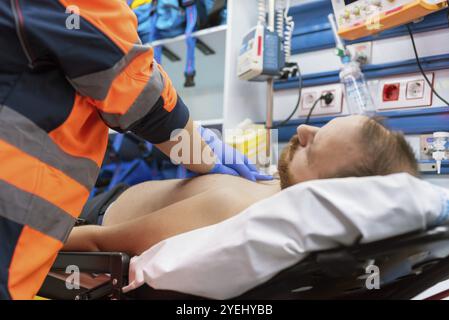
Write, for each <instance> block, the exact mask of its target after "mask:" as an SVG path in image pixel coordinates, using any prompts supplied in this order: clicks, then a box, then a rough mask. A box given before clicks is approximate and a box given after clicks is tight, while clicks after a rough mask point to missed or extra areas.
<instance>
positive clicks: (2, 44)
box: [0, 0, 189, 299]
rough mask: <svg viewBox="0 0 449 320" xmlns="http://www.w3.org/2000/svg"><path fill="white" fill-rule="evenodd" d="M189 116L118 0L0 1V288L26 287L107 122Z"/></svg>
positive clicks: (58, 240) (11, 295)
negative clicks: (141, 41)
mask: <svg viewBox="0 0 449 320" xmlns="http://www.w3.org/2000/svg"><path fill="white" fill-rule="evenodd" d="M188 118H189V113H188V110H187V108H186V106H185V105H184V104H183V102H182V101H181V99H180V98H179V97H178V96H177V93H176V91H175V89H174V88H173V86H172V83H171V81H170V79H169V78H168V77H167V75H166V74H165V72H164V71H163V70H162V68H161V67H160V66H159V65H157V63H156V62H154V61H153V50H152V49H151V48H150V47H148V46H143V45H142V44H141V43H140V40H139V38H138V35H137V19H136V17H135V15H134V13H133V12H132V11H131V10H130V9H129V8H128V6H127V4H126V2H125V1H123V0H59V1H58V0H0V299H29V298H32V297H33V296H34V295H35V294H36V293H37V291H38V290H39V287H40V286H41V284H42V283H43V281H44V279H45V276H46V274H47V273H48V271H49V269H50V267H51V265H52V263H53V262H54V259H55V257H56V254H57V252H58V250H60V249H61V248H62V246H63V243H64V241H65V240H66V238H67V236H68V234H69V233H70V231H71V229H72V227H73V225H74V222H75V219H76V217H78V215H79V214H80V212H81V210H82V208H83V206H84V204H85V202H86V200H87V198H88V196H89V193H90V190H91V188H92V187H93V186H94V184H95V181H96V178H97V175H98V172H99V168H100V166H101V163H102V160H103V158H104V153H105V150H106V145H107V137H108V127H109V128H113V129H115V130H117V131H120V132H125V131H132V132H134V133H135V134H137V135H139V136H140V137H143V138H145V139H147V140H148V141H150V142H152V143H161V142H164V141H167V140H169V138H170V134H171V132H172V131H173V130H175V129H179V128H184V127H185V125H186V123H187V121H188Z"/></svg>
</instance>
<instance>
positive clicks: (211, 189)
mask: <svg viewBox="0 0 449 320" xmlns="http://www.w3.org/2000/svg"><path fill="white" fill-rule="evenodd" d="M278 169H279V178H280V181H278V180H275V181H271V182H260V183H256V182H251V181H248V180H244V179H242V178H238V177H232V176H224V175H206V176H200V177H197V178H194V179H190V180H167V181H151V182H146V183H142V184H140V185H137V186H134V187H131V188H129V189H128V190H126V191H125V192H124V193H122V194H121V195H120V196H119V197H118V198H117V199H116V200H115V202H113V204H112V205H111V206H110V207H109V208H108V210H107V211H106V214H105V215H104V219H103V222H102V226H83V227H77V228H74V229H73V231H72V233H71V234H70V237H69V239H68V241H67V243H66V245H65V247H64V250H65V251H109V252H110V251H120V252H126V253H128V254H130V255H132V256H134V255H139V254H141V253H143V252H144V251H146V250H148V249H149V248H150V247H152V246H154V245H155V244H157V243H158V242H160V241H162V240H165V239H167V238H170V237H172V236H175V235H177V234H181V233H184V232H188V231H191V230H194V229H198V228H201V227H205V226H208V225H212V224H216V223H219V222H221V221H224V220H226V219H228V218H230V217H232V216H234V215H237V214H238V213H239V212H241V211H243V210H244V209H246V208H248V207H249V206H251V205H252V204H254V203H255V202H258V201H260V200H262V199H265V198H268V197H270V196H272V195H274V194H275V193H277V192H279V191H280V190H281V189H284V188H287V187H289V186H292V185H294V184H298V183H301V182H304V181H309V180H314V179H327V178H338V177H342V178H343V177H361V176H375V175H388V174H392V173H399V172H407V173H410V174H412V175H415V176H416V175H418V170H417V163H416V160H415V157H414V154H413V151H412V150H411V148H410V146H409V145H408V144H407V142H406V141H405V139H404V137H403V136H402V135H401V134H400V133H396V132H392V131H389V130H388V129H386V128H385V127H383V126H382V125H381V124H380V123H379V122H377V121H376V120H373V119H369V118H366V117H363V116H349V117H343V118H337V119H334V120H332V121H330V122H329V123H328V124H327V125H325V126H324V127H322V128H316V127H312V126H307V125H301V126H299V127H298V129H297V134H296V135H295V136H294V137H293V138H292V139H291V141H290V143H289V144H288V146H287V147H286V148H285V149H284V151H283V152H282V155H281V157H280V159H279V166H278Z"/></svg>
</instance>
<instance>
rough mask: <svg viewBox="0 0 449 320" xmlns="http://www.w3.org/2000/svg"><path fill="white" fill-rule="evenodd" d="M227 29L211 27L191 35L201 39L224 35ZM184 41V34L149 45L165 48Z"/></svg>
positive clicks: (222, 26)
mask: <svg viewBox="0 0 449 320" xmlns="http://www.w3.org/2000/svg"><path fill="white" fill-rule="evenodd" d="M227 29H228V26H227V25H221V26H217V27H212V28H208V29H203V30H199V31H196V32H194V33H192V36H194V37H196V38H202V37H204V36H207V35H213V34H215V33H220V32H224V33H225V32H226V30H227ZM185 39H186V36H185V34H182V35H180V36H177V37H174V38H168V39H162V40H157V41H153V42H152V43H151V45H152V46H153V47H157V46H166V45H170V44H173V43H176V42H181V41H185Z"/></svg>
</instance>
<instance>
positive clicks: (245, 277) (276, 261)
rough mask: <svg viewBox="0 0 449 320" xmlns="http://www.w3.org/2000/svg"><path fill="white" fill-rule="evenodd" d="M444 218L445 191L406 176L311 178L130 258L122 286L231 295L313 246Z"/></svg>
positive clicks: (363, 239) (386, 234)
mask: <svg viewBox="0 0 449 320" xmlns="http://www.w3.org/2000/svg"><path fill="white" fill-rule="evenodd" d="M448 220H449V191H448V190H447V189H443V188H441V187H438V186H434V185H432V184H430V183H428V182H425V181H422V180H419V179H417V178H414V177H412V176H410V175H408V174H395V175H391V176H386V177H365V178H344V179H330V180H316V181H310V182H306V183H302V184H298V185H296V186H293V187H291V188H288V189H286V190H284V191H282V192H280V193H278V194H276V195H274V196H272V197H270V198H268V199H265V200H263V201H260V202H258V203H256V204H254V205H252V206H251V207H249V208H248V209H246V210H244V211H243V212H241V213H240V214H239V215H237V216H234V217H232V218H230V219H228V220H226V221H224V222H222V223H219V224H216V225H212V226H208V227H205V228H201V229H198V230H194V231H191V232H188V233H184V234H181V235H178V236H175V237H173V238H170V239H167V240H164V241H162V242H160V243H159V244H157V245H155V246H153V247H152V248H150V249H149V250H147V251H146V252H144V253H143V254H142V255H140V256H137V257H134V258H132V260H131V263H130V283H129V285H128V286H127V287H125V288H124V291H125V292H129V291H132V290H133V289H136V288H138V287H140V286H142V285H144V284H148V285H149V286H151V287H152V288H154V289H161V290H173V291H177V292H183V293H188V294H192V295H196V296H202V297H207V298H213V299H228V298H232V297H236V296H238V295H240V294H242V293H244V292H246V291H248V290H249V289H251V288H253V287H255V286H257V285H259V284H261V283H264V282H266V281H268V280H269V279H271V278H272V277H273V276H275V275H276V274H277V273H279V272H280V271H282V270H284V269H286V268H288V267H290V266H293V265H295V264H297V263H298V262H300V261H301V260H302V259H304V258H305V257H306V256H307V254H308V253H310V252H314V251H321V250H326V249H331V248H336V247H341V246H353V245H355V244H358V243H369V242H375V241H378V240H382V239H387V238H390V237H393V236H398V235H402V234H405V233H408V232H412V231H418V230H425V229H427V228H428V227H430V226H434V225H439V224H444V223H446V222H447V221H448Z"/></svg>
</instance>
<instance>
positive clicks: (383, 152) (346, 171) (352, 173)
mask: <svg viewBox="0 0 449 320" xmlns="http://www.w3.org/2000/svg"><path fill="white" fill-rule="evenodd" d="M278 169H279V175H280V179H281V186H282V188H283V189H284V188H287V187H290V186H292V185H294V184H297V183H300V182H304V181H308V180H314V179H328V178H343V177H364V176H378V175H379V176H383V175H388V174H393V173H399V172H407V173H410V174H412V175H414V176H417V175H418V166H417V162H416V159H415V156H414V153H413V150H412V149H411V147H410V146H409V144H408V143H407V142H406V140H405V139H404V136H403V135H402V134H401V133H398V132H393V131H390V130H388V129H387V128H385V127H384V126H383V125H382V124H381V123H380V122H379V121H377V120H375V119H370V118H368V117H365V116H348V117H342V118H336V119H334V120H332V121H330V122H329V123H328V124H326V125H325V126H323V127H322V128H317V127H312V126H308V125H301V126H299V127H298V129H297V134H296V135H295V136H293V138H292V139H291V140H290V143H289V144H288V146H287V147H286V148H285V149H284V150H283V152H282V155H281V157H280V159H279V165H278Z"/></svg>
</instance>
